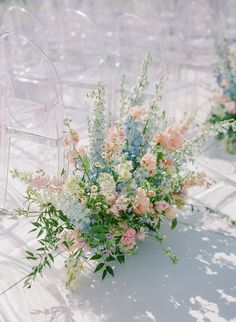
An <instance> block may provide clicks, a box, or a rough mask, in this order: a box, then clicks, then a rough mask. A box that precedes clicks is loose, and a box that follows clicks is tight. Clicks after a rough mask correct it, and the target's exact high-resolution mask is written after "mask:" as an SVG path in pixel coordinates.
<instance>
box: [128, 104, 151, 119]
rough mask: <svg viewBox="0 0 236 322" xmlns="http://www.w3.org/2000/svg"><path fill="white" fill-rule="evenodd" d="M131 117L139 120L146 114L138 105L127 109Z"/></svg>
mask: <svg viewBox="0 0 236 322" xmlns="http://www.w3.org/2000/svg"><path fill="white" fill-rule="evenodd" d="M129 113H130V115H131V117H132V118H133V119H134V120H135V121H140V120H142V119H143V118H144V117H145V116H146V113H147V112H146V109H145V108H143V107H140V106H134V107H131V108H130V110H129Z"/></svg>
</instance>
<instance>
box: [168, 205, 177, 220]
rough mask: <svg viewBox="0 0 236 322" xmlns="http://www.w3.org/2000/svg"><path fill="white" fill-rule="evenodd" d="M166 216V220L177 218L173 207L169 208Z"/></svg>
mask: <svg viewBox="0 0 236 322" xmlns="http://www.w3.org/2000/svg"><path fill="white" fill-rule="evenodd" d="M165 216H166V218H168V219H170V220H173V219H175V217H176V214H175V211H174V209H173V208H172V207H169V208H167V209H166V210H165Z"/></svg>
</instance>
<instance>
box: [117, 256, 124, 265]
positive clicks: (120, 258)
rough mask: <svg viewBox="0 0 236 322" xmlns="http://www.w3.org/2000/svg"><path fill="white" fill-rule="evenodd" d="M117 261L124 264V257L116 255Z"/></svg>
mask: <svg viewBox="0 0 236 322" xmlns="http://www.w3.org/2000/svg"><path fill="white" fill-rule="evenodd" d="M117 260H118V262H119V263H120V264H123V263H124V262H125V256H124V255H118V256H117Z"/></svg>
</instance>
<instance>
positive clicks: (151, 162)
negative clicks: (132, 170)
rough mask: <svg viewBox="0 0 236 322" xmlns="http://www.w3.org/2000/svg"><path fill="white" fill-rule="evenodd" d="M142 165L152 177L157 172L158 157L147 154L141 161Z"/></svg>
mask: <svg viewBox="0 0 236 322" xmlns="http://www.w3.org/2000/svg"><path fill="white" fill-rule="evenodd" d="M140 165H141V166H142V167H143V168H144V169H146V170H147V171H148V172H149V174H150V175H153V174H154V173H155V171H156V156H155V154H153V153H146V154H145V155H144V156H143V157H142V159H141V161H140Z"/></svg>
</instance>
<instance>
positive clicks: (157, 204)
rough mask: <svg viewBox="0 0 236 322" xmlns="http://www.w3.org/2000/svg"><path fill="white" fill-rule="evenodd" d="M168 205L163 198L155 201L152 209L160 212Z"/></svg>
mask: <svg viewBox="0 0 236 322" xmlns="http://www.w3.org/2000/svg"><path fill="white" fill-rule="evenodd" d="M169 206H170V205H169V204H168V202H166V201H165V200H161V201H158V202H155V206H154V209H155V210H156V211H157V212H162V211H165V210H166V209H167V208H168V207H169Z"/></svg>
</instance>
